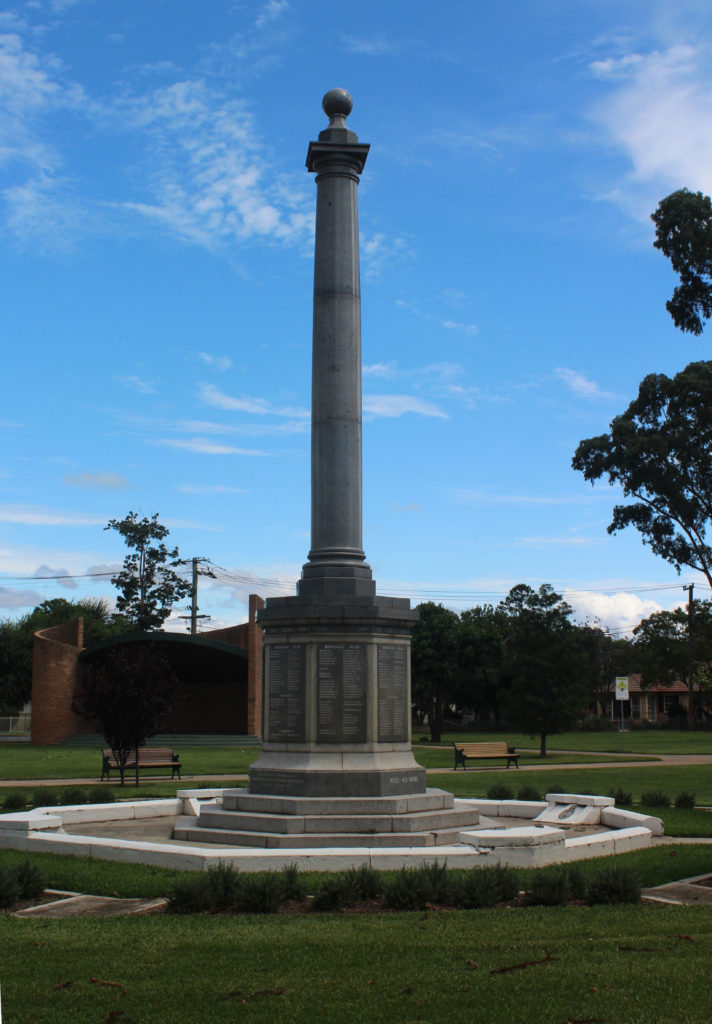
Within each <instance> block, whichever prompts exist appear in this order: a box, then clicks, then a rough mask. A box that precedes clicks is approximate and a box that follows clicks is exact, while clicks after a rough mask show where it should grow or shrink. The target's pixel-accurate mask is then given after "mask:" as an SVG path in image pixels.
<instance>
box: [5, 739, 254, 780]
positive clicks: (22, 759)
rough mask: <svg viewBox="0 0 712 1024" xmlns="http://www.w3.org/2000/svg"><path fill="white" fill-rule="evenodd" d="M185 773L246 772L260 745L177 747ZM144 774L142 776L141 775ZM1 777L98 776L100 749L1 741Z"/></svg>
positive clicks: (226, 773)
mask: <svg viewBox="0 0 712 1024" xmlns="http://www.w3.org/2000/svg"><path fill="white" fill-rule="evenodd" d="M177 752H178V754H179V755H180V759H181V764H182V766H183V774H184V775H231V774H240V773H242V772H246V771H247V769H248V768H249V766H250V765H251V764H252V762H253V761H256V760H257V758H258V756H259V752H260V751H259V747H178V748H177ZM142 778H143V776H142ZM0 779H94V780H96V781H97V782H98V781H99V779H101V752H100V750H99V749H98V748H96V749H95V748H92V747H64V746H46V747H33V746H31V745H30V744H29V743H0Z"/></svg>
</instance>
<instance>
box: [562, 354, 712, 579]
mask: <svg viewBox="0 0 712 1024" xmlns="http://www.w3.org/2000/svg"><path fill="white" fill-rule="evenodd" d="M572 465H573V468H574V469H576V470H579V471H580V472H582V473H583V475H584V477H585V479H586V480H590V481H591V483H594V482H595V481H596V480H600V479H601V477H607V478H608V482H609V484H619V485H620V486H621V487H622V489H623V494H624V495H625V497H626V498H634V499H635V502H634V503H633V504H629V505H616V506H615V507H614V509H613V517H612V520H611V523H610V525H609V526H608V533H610V534H613V533H617V532H618V531H619V530H623V529H625V527H627V526H634V527H635V528H636V529H637V530H638V532H639V533H640V534H641V535H642V538H643V543H644V544H647V545H649V546H650V548H651V549H652V550H653V551H654V552H655V554H656V555H660V556H661V557H662V558H664V559H666V561H668V562H670V563H671V564H672V565H674V566H675V568H676V569H677V571H678V573H679V572H680V570H681V567H682V566H683V565H686V566H689V568H691V569H695V570H697V571H698V572H702V573H704V575H705V576H706V577H707V582H708V583H709V584H710V586H712V549H710V546H709V544H708V543H707V539H706V538H707V529H708V526H709V523H710V518H711V517H712V362H697V363H690V364H689V365H688V366H686V367H685V369H684V370H681V371H680V373H678V374H676V375H675V377H673V378H672V379H671V378H670V377H666V376H665V375H664V374H661V373H659V374H650V375H649V376H647V377H646V378H645V379H644V380H643V381H642V383H641V385H640V388H639V390H638V397H637V399H636V400H635V401H633V402H631V404H630V405H629V406H628V409H627V410H626V411H625V412H624V413H623V414H622V415H621V416H616V417H615V419H614V420H613V421H612V422H611V425H610V433H608V434H601V435H600V436H598V437H591V438H589V439H588V440H586V441H581V443H580V444H579V446H578V448H577V449H576V453H575V455H574V458H573V461H572Z"/></svg>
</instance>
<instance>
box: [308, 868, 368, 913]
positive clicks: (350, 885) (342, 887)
mask: <svg viewBox="0 0 712 1024" xmlns="http://www.w3.org/2000/svg"><path fill="white" fill-rule="evenodd" d="M358 900H359V894H358V890H357V887H356V884H355V881H354V879H353V878H350V877H349V875H348V873H347V872H345V871H340V872H338V874H336V875H330V876H329V877H328V878H325V879H324V881H323V882H322V883H321V885H320V886H319V888H318V889H317V891H316V892H315V893H314V901H313V903H312V908H313V909H314V910H316V911H328V910H340V909H341V907H352V906H353V905H354V903H357V902H358Z"/></svg>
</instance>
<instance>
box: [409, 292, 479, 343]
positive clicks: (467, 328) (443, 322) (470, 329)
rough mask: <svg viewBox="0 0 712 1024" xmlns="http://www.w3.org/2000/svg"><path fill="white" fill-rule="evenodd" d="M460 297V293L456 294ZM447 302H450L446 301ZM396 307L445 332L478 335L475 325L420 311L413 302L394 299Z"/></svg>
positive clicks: (423, 310)
mask: <svg viewBox="0 0 712 1024" xmlns="http://www.w3.org/2000/svg"><path fill="white" fill-rule="evenodd" d="M456 294H458V295H461V294H462V293H456ZM448 301H449V302H450V301H452V300H451V299H448ZM396 306H399V307H400V308H401V309H405V310H408V312H409V313H413V314H414V315H415V316H417V317H420V318H421V319H423V320H431V321H432V322H433V323H438V324H440V326H441V327H444V328H445V330H446V331H459V332H462V333H463V334H469V335H470V336H471V337H474V336H475V335H476V334H479V333H480V329H479V327H478V326H477V324H468V323H464V322H463V321H460V320H452V319H451V318H450V317H439V316H437V315H436V314H434V313H429V312H428V311H427V310H425V309H422V308H421V307H420V306H418V305H417V304H416V303H414V302H408V301H407V300H406V299H396Z"/></svg>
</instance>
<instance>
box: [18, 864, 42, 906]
mask: <svg viewBox="0 0 712 1024" xmlns="http://www.w3.org/2000/svg"><path fill="white" fill-rule="evenodd" d="M15 878H16V880H17V886H18V889H19V890H20V899H23V900H33V899H34V898H35V897H36V896H39V895H40V893H42V892H44V889H45V880H44V877H43V876H42V872H41V871H40V870H39V869H38V868H36V867H35V865H34V864H31V863H30V862H29V860H25V861H23V862H22V864H19V865H18V866H17V867H16V868H15Z"/></svg>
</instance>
